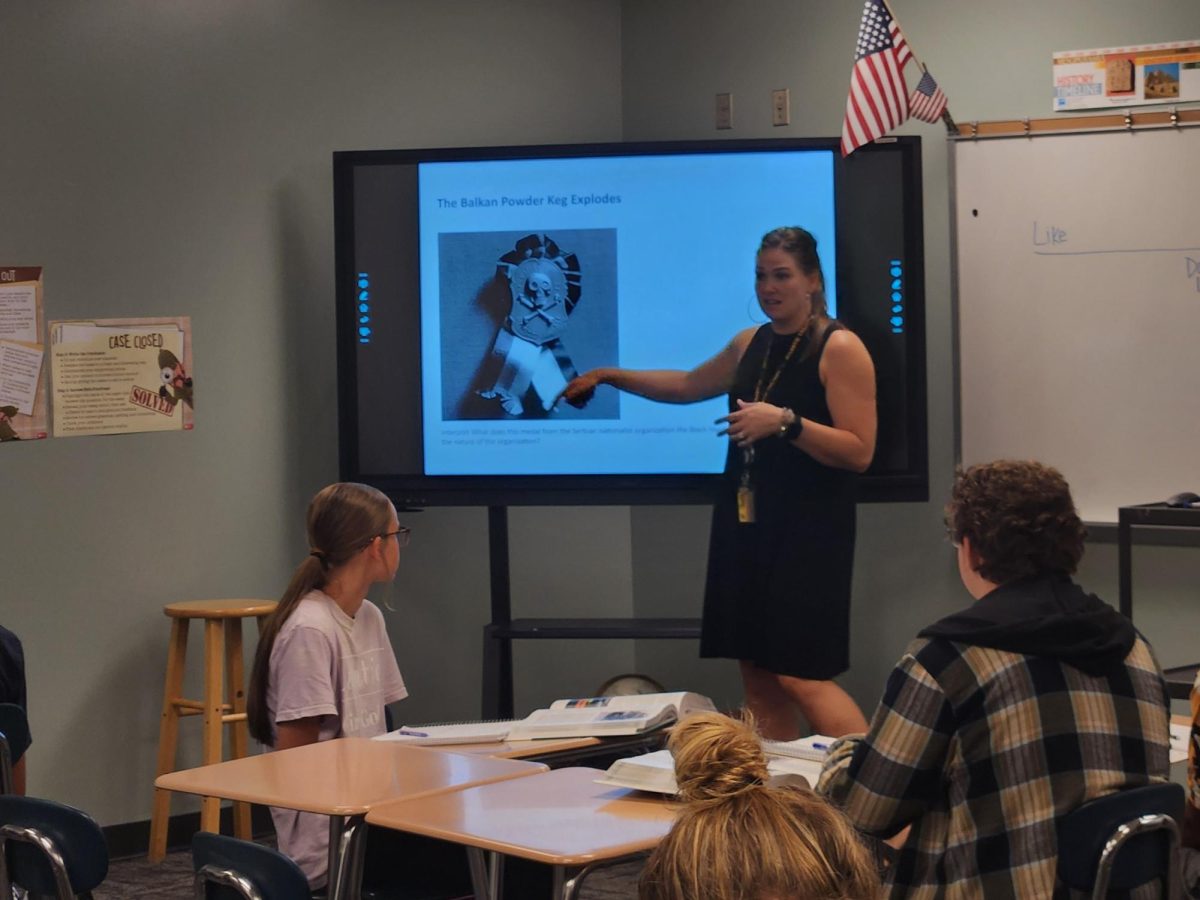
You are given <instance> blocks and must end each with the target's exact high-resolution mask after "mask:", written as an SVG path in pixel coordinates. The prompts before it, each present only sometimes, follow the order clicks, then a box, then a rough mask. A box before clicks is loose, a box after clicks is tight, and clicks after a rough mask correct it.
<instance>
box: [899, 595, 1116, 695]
mask: <svg viewBox="0 0 1200 900" xmlns="http://www.w3.org/2000/svg"><path fill="white" fill-rule="evenodd" d="M1137 636H1138V633H1137V630H1136V629H1135V628H1134V627H1133V623H1132V622H1130V621H1129V620H1128V619H1127V618H1125V617H1124V616H1123V615H1121V614H1120V613H1119V612H1117V611H1116V610H1115V609H1113V608H1112V607H1111V606H1109V605H1108V604H1107V603H1105V602H1104V601H1103V600H1101V599H1100V598H1099V597H1097V596H1096V595H1095V594H1089V593H1086V592H1085V591H1084V590H1083V588H1081V587H1079V585H1077V584H1075V582H1073V581H1072V580H1071V579H1070V578H1069V577H1068V576H1067V575H1064V574H1049V575H1035V576H1031V577H1029V578H1022V579H1019V580H1017V581H1012V582H1009V583H1008V584H1003V585H1001V586H1000V587H998V588H996V589H994V590H992V591H990V592H989V593H987V594H985V595H984V596H982V597H980V598H979V599H978V600H976V601H975V603H974V604H973V605H971V606H970V607H968V608H967V609H965V610H963V611H961V612H957V613H954V614H953V615H949V616H947V617H946V618H944V619H941V620H940V621H937V622H934V623H933V624H932V625H930V626H929V627H927V628H925V629H924V630H923V631H921V633H920V635H919V637H924V638H944V639H945V640H949V641H954V642H956V643H960V644H970V645H973V646H976V647H990V648H993V649H995V650H1007V651H1010V652H1012V653H1023V654H1025V655H1027V656H1043V657H1050V658H1052V659H1057V660H1060V661H1062V662H1064V663H1066V664H1067V665H1070V666H1074V667H1075V668H1077V669H1080V670H1082V671H1083V672H1085V673H1087V674H1088V675H1092V676H1102V675H1105V674H1107V673H1109V672H1111V671H1113V669H1115V668H1117V667H1119V666H1120V665H1121V664H1122V662H1123V661H1124V659H1125V657H1126V656H1128V655H1129V651H1130V650H1131V649H1133V644H1134V642H1135V641H1136V640H1137Z"/></svg>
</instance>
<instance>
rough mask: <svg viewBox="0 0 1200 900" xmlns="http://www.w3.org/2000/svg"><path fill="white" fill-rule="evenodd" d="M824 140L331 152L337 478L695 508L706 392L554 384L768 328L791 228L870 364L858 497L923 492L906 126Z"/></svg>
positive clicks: (691, 361)
mask: <svg viewBox="0 0 1200 900" xmlns="http://www.w3.org/2000/svg"><path fill="white" fill-rule="evenodd" d="M835 148H836V142H835V141H832V140H830V141H823V140H808V141H769V142H761V141H760V142H721V143H716V144H670V145H630V144H617V145H602V146H596V145H590V146H567V147H509V148H488V149H454V150H435V151H366V152H344V153H337V154H335V156H334V176H335V204H336V214H337V215H336V222H337V279H338V283H337V294H338V335H339V354H338V355H339V379H340V385H339V426H340V445H341V459H342V475H343V477H344V478H348V479H355V480H360V481H366V482H368V483H372V484H375V485H377V486H379V487H380V488H382V489H384V490H385V491H387V492H388V493H389V494H390V495H391V496H393V497H394V498H395V499H396V501H397V502H398V503H400V504H402V505H406V506H425V505H437V504H471V505H497V504H505V505H511V504H523V503H537V504H545V503H570V504H577V503H639V502H647V503H659V502H703V500H704V499H705V498H706V497H707V494H708V491H709V489H710V488H711V487H712V485H713V483H714V476H715V475H716V474H717V473H719V472H720V470H721V467H722V464H723V462H724V458H725V449H726V447H725V439H724V438H718V437H717V436H716V432H717V431H718V430H719V429H718V427H717V426H715V425H714V424H713V423H714V420H715V419H717V418H718V417H719V416H721V415H723V414H724V412H725V406H726V400H725V399H724V398H723V397H717V398H713V399H711V400H707V401H703V402H700V403H695V404H687V405H677V404H664V403H657V402H653V401H649V400H645V399H643V398H640V397H636V396H633V395H630V394H620V393H618V392H617V391H615V390H614V389H612V388H608V387H601V388H600V389H599V390H598V391H597V393H596V396H595V397H594V399H593V400H592V402H591V403H589V404H588V405H587V406H585V407H584V408H582V409H576V408H574V407H572V406H570V405H568V404H566V403H565V402H561V401H558V400H557V398H558V395H559V392H560V391H561V390H562V388H563V387H564V386H565V383H566V381H567V380H569V378H570V377H572V375H574V374H575V373H576V372H583V371H586V370H587V369H590V368H593V367H596V366H609V365H619V366H622V367H629V368H655V369H663V368H679V369H689V368H692V367H694V366H695V365H697V364H698V363H700V362H702V361H703V360H705V359H707V358H709V357H710V356H712V355H714V354H715V353H717V352H718V351H719V350H720V349H721V348H722V347H723V346H724V345H725V344H726V343H728V341H729V340H730V338H731V337H732V336H733V335H734V334H735V333H737V332H738V331H739V330H741V329H743V328H746V327H750V326H753V325H755V324H756V323H762V322H763V321H765V317H764V316H763V314H762V312H761V311H760V310H759V309H758V305H757V301H756V299H755V294H754V261H755V251H756V249H757V246H758V242H759V240H760V239H761V237H762V235H763V234H764V233H766V232H767V231H769V230H771V229H772V228H775V227H777V226H779V225H803V226H804V227H805V228H807V229H808V230H809V231H811V232H812V233H813V234H814V235H815V236H816V238H817V241H818V248H819V251H820V253H821V257H822V265H823V268H824V274H825V281H826V294H827V297H828V300H829V306H830V310H831V312H832V313H833V314H834V315H836V316H838V317H839V318H840V319H842V321H844V322H845V323H846V324H847V325H848V326H849V327H851V328H852V329H854V330H855V331H856V332H857V333H858V334H859V335H860V336H861V337H862V338H863V340H864V341H865V342H866V343H867V346H868V348H869V349H870V350H871V352H872V356H873V358H874V360H875V363H876V368H877V375H878V379H877V380H878V384H879V396H880V425H881V430H880V441H879V450H878V452H877V454H876V461H875V463H874V464H873V466H872V468H871V470H870V472H869V473H868V475H867V476H866V478H865V480H864V488H865V490H864V492H863V494H864V499H906V500H907V499H918V498H923V497H924V496H925V495H926V492H927V476H926V461H925V446H924V422H925V397H924V352H923V331H924V323H923V315H922V313H923V267H922V258H921V240H920V237H921V214H920V182H919V177H920V175H919V173H920V159H919V143H917V141H916V139H898V140H896V141H895V142H893V143H889V144H881V145H877V146H875V147H871V148H867V149H866V150H864V151H860V152H859V153H856V154H855V155H854V156H853V157H852V158H851V159H850V160H842V159H841V158H840V157H839V156H838V154H837V152H836V149H835ZM556 401H557V402H556Z"/></svg>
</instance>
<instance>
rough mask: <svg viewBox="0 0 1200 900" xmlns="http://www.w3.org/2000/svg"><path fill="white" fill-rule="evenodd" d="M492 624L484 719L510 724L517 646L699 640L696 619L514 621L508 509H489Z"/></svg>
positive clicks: (486, 645) (486, 637) (486, 644)
mask: <svg viewBox="0 0 1200 900" xmlns="http://www.w3.org/2000/svg"><path fill="white" fill-rule="evenodd" d="M488 559H489V562H490V564H491V593H492V620H491V622H489V623H488V624H487V625H485V626H484V629H483V717H484V718H485V719H511V718H513V716H514V715H515V713H514V711H513V655H512V642H513V641H515V640H578V639H580V638H588V639H593V640H594V639H614V638H623V639H636V638H654V639H663V638H698V637H700V620H699V619H514V618H512V587H511V581H510V578H509V566H508V561H509V557H508V507H506V506H489V507H488Z"/></svg>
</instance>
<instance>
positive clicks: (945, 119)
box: [880, 0, 958, 134]
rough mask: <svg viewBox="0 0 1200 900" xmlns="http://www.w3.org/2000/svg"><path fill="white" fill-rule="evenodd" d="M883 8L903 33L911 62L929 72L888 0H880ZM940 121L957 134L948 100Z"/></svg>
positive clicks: (952, 132)
mask: <svg viewBox="0 0 1200 900" xmlns="http://www.w3.org/2000/svg"><path fill="white" fill-rule="evenodd" d="M880 2H881V3H883V6H884V8H885V9H886V10H887V11H888V15H889V16H891V17H892V21H893V22H895V23H896V28H897V30H898V31H899V32H900V33H901V34H902V35H904V42H905V43H906V44H908V52H909V53H911V54H912V58H913V62H915V63H916V64H917V65H918V66H920V67H921V71H922V72H923V73H925V74H928V73H929V69H927V68H926V67H925V63H923V62H921V59H920V57H919V56H917V51H916V50H914V49H913V44H912V41H910V40H909V39H908V32H906V31H905V30H904V29H903V28H901V27H900V20H899V19H897V18H896V11H895V10H893V9H892V4H890V3H889V2H888V0H880ZM942 123H943V124H944V125H945V126H946V131H947V132H949V133H950V134H958V125H956V124H955V122H954V118H953V117H952V116H951V115H950V102H949V101H946V107H945V109H943V110H942Z"/></svg>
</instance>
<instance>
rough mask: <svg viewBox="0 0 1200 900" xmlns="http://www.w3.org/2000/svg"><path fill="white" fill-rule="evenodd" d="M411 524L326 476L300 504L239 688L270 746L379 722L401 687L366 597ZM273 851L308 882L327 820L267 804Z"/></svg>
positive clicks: (372, 728) (369, 728)
mask: <svg viewBox="0 0 1200 900" xmlns="http://www.w3.org/2000/svg"><path fill="white" fill-rule="evenodd" d="M408 538H409V529H407V528H404V527H402V526H401V525H400V524H399V522H398V521H397V518H396V509H395V507H394V506H392V503H391V501H390V500H388V498H387V497H385V496H384V495H383V494H382V493H380V492H379V491H377V490H376V489H375V488H372V487H368V486H366V485H363V484H352V483H339V484H331V485H329V486H328V487H326V488H324V489H323V490H322V491H320V492H319V493H318V494H317V495H316V496H315V497H314V498H313V499H312V502H311V503H310V504H309V507H308V548H309V549H308V554H307V555H306V556H305V558H304V561H303V562H301V563H300V565H299V566H298V567H297V568H296V571H295V572H294V573H293V574H292V580H291V582H290V583H289V584H288V587H287V590H286V591H285V592H284V594H283V598H282V599H281V600H280V601H279V605H278V606H277V607H276V609H275V611H274V612H273V613H272V614H271V615H270V616H269V617H268V618H267V621H266V624H265V625H264V626H263V629H262V632H261V634H260V635H259V640H258V650H257V652H256V653H255V657H254V668H253V670H252V672H251V675H250V688H249V692H248V696H247V704H246V705H247V718H248V720H249V725H250V733H251V734H252V735H253V736H254V737H255V738H256V739H257V740H259V741H261V742H262V743H263V744H265V745H267V746H268V747H270V748H272V749H275V750H283V749H286V748H289V747H298V746H301V745H303V744H312V743H315V742H317V741H326V740H329V739H331V738H335V737H348V736H353V737H374V736H375V735H379V734H383V733H384V732H385V731H386V730H387V726H386V725H385V714H384V706H385V705H386V704H388V703H393V702H395V701H397V700H402V699H403V698H404V697H406V696H407V695H408V691H407V690H406V689H405V687H404V681H403V679H402V678H401V677H400V669H399V667H398V666H397V664H396V656H395V654H394V653H393V651H392V645H391V642H390V641H389V640H388V636H387V630H386V628H385V627H384V619H383V614H382V613H381V612H380V610H379V608H378V607H377V606H375V604H373V603H371V601H369V600H367V599H366V594H367V589H368V588H369V587H370V586H371V585H372V584H378V583H381V582H390V581H391V580H392V579H393V578H394V577H395V575H396V567H397V566H398V564H399V562H400V548H401V547H403V546H405V545H406V544H407V543H408ZM271 816H272V818H273V819H274V822H275V830H276V833H277V834H278V838H279V849H280V850H281V851H283V852H284V853H286V854H287V855H288V856H290V857H291V858H292V859H294V860H295V861H296V862H297V863H298V864H299V866H300V868H301V869H302V870H303V871H304V874H305V875H306V876H308V881H309V885H310V886H311V887H312V888H314V889H317V888H321V887H323V886H324V884H325V881H326V877H327V874H328V873H327V871H326V869H327V862H328V858H329V854H328V840H329V819H328V817H326V816H320V815H316V814H314V813H305V812H299V811H296V810H289V809H274V808H272V810H271Z"/></svg>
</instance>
